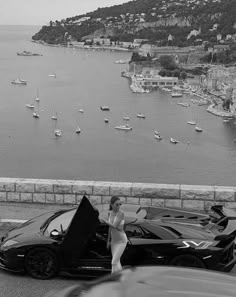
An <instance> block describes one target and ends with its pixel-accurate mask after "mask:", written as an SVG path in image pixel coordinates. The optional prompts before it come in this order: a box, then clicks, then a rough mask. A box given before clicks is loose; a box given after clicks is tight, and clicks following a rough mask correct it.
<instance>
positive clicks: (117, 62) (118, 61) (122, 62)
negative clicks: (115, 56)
mask: <svg viewBox="0 0 236 297" xmlns="http://www.w3.org/2000/svg"><path fill="white" fill-rule="evenodd" d="M129 61H130V59H127V60H122V59H120V60H117V61H115V62H114V63H115V64H128V63H129Z"/></svg>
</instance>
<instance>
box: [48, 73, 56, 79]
mask: <svg viewBox="0 0 236 297" xmlns="http://www.w3.org/2000/svg"><path fill="white" fill-rule="evenodd" d="M48 76H49V77H54V78H56V77H57V75H56V74H55V73H51V74H48Z"/></svg>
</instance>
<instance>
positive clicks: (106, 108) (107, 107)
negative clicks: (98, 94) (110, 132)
mask: <svg viewBox="0 0 236 297" xmlns="http://www.w3.org/2000/svg"><path fill="white" fill-rule="evenodd" d="M100 109H101V110H110V107H109V106H106V105H102V106H100Z"/></svg>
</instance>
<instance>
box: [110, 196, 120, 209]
mask: <svg viewBox="0 0 236 297" xmlns="http://www.w3.org/2000/svg"><path fill="white" fill-rule="evenodd" d="M117 200H120V198H119V197H118V196H112V197H111V200H110V207H109V210H112V205H113V204H114V203H115V202H116V201H117Z"/></svg>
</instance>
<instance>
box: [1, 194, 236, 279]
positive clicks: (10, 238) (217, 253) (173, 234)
mask: <svg viewBox="0 0 236 297" xmlns="http://www.w3.org/2000/svg"><path fill="white" fill-rule="evenodd" d="M131 214H132V213H131ZM229 226H230V224H229ZM229 226H227V228H226V229H225V230H224V232H222V234H220V235H216V234H214V233H213V232H212V231H211V230H209V229H204V228H202V227H199V226H196V225H193V226H188V225H183V224H177V223H171V222H164V221H163V220H148V219H142V218H138V217H137V216H135V215H132V216H131V217H126V224H125V232H126V234H127V237H128V245H127V248H126V250H125V252H124V254H123V256H122V259H121V262H122V264H123V265H131V266H137V265H177V266H191V267H193V266H194V267H201V268H208V269H214V270H221V271H230V270H231V269H232V268H233V266H234V264H235V262H236V259H235V257H234V239H235V235H236V231H235V230H233V231H232V230H230V231H231V232H230V233H227V232H226V231H227V230H229V228H228V227H229ZM107 234H108V226H107V225H104V224H101V223H100V220H99V212H98V210H97V209H95V208H94V207H93V206H92V205H91V204H90V202H89V200H88V199H87V198H86V197H84V198H83V199H82V201H81V203H80V205H79V207H78V208H76V209H71V210H66V211H65V210H63V211H59V212H56V213H54V214H52V213H47V214H44V215H41V216H38V217H36V218H34V219H31V220H29V221H27V222H26V223H24V224H22V225H21V226H20V227H18V228H15V229H13V230H12V231H10V232H9V233H8V234H6V236H4V237H3V238H2V240H1V244H0V266H1V267H3V268H5V269H8V270H12V271H18V272H20V271H26V272H28V274H30V275H31V276H32V277H35V278H41V279H48V278H51V277H53V276H54V275H56V274H57V273H58V272H59V271H68V272H70V273H76V274H80V275H87V276H99V275H101V274H102V273H107V272H109V271H110V263H111V253H110V251H109V250H107V248H106V240H107Z"/></svg>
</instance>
